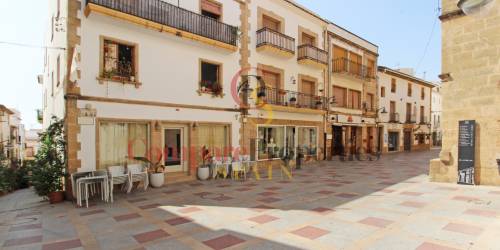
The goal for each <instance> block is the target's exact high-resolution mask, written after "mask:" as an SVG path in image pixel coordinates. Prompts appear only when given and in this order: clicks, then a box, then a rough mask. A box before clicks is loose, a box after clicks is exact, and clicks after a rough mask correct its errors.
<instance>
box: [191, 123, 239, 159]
mask: <svg viewBox="0 0 500 250" xmlns="http://www.w3.org/2000/svg"><path fill="white" fill-rule="evenodd" d="M196 130H197V131H198V148H199V152H200V153H199V154H197V156H196V157H197V159H198V162H203V158H202V157H203V153H202V152H203V151H202V149H203V148H205V149H208V151H209V152H210V155H212V156H215V157H217V158H219V157H222V156H224V157H225V156H230V155H231V148H230V142H229V138H230V135H229V134H230V128H229V125H211V124H210V125H200V126H199V127H198V128H196Z"/></svg>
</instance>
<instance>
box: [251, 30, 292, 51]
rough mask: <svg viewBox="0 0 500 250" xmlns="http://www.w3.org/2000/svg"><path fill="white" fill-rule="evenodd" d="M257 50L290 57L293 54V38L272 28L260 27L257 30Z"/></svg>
mask: <svg viewBox="0 0 500 250" xmlns="http://www.w3.org/2000/svg"><path fill="white" fill-rule="evenodd" d="M257 51H261V52H271V53H275V54H279V55H283V56H285V57H292V56H293V55H295V39H294V38H293V37H289V36H287V35H284V34H281V33H279V32H277V31H274V30H272V29H269V28H262V29H260V30H258V31H257Z"/></svg>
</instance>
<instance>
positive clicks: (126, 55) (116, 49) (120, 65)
mask: <svg viewBox="0 0 500 250" xmlns="http://www.w3.org/2000/svg"><path fill="white" fill-rule="evenodd" d="M136 52H137V51H136V46H135V45H131V44H125V43H120V42H116V41H112V40H108V39H105V40H104V53H103V59H102V60H103V66H104V68H103V70H102V77H103V78H106V79H114V80H121V81H132V82H134V81H135V77H136V74H135V72H136V66H137V65H136Z"/></svg>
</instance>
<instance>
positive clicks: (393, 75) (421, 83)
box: [378, 66, 434, 153]
mask: <svg viewBox="0 0 500 250" xmlns="http://www.w3.org/2000/svg"><path fill="white" fill-rule="evenodd" d="M378 83H379V98H380V104H379V105H380V108H381V109H382V110H383V111H385V112H381V113H380V114H379V119H378V126H379V128H380V130H381V132H383V140H382V142H381V144H382V145H383V147H382V152H383V153H390V152H403V151H418V150H429V149H430V147H431V141H432V137H431V122H430V116H431V101H432V96H431V95H432V89H433V88H434V84H433V83H431V82H428V81H425V80H423V79H420V78H417V77H415V76H414V74H413V70H412V69H398V70H395V69H391V68H387V67H382V66H381V67H378Z"/></svg>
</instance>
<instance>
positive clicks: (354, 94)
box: [351, 90, 360, 109]
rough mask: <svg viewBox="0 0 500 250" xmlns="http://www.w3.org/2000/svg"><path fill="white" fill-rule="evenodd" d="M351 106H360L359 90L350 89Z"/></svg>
mask: <svg viewBox="0 0 500 250" xmlns="http://www.w3.org/2000/svg"><path fill="white" fill-rule="evenodd" d="M351 108H353V109H359V108H360V92H359V91H354V90H351Z"/></svg>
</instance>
